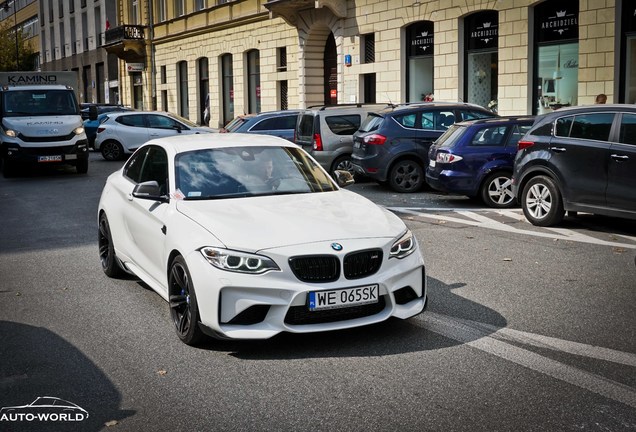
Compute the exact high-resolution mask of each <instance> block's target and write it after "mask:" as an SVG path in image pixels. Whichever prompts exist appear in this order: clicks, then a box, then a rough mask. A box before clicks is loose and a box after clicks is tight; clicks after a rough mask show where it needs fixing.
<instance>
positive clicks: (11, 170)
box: [2, 157, 18, 178]
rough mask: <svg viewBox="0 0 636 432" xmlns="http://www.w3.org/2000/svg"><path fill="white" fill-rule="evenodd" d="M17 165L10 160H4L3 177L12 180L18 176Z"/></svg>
mask: <svg viewBox="0 0 636 432" xmlns="http://www.w3.org/2000/svg"><path fill="white" fill-rule="evenodd" d="M17 172H18V170H17V167H16V163H15V162H12V161H11V160H10V159H9V158H6V157H5V158H3V159H2V176H3V177H4V178H11V177H15V176H16V175H17Z"/></svg>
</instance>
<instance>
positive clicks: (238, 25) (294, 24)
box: [106, 0, 636, 126]
mask: <svg viewBox="0 0 636 432" xmlns="http://www.w3.org/2000/svg"><path fill="white" fill-rule="evenodd" d="M117 16H118V22H119V23H120V28H118V29H111V30H110V31H113V32H114V31H115V30H116V31H117V32H118V33H117V34H118V35H119V37H118V38H114V39H112V40H110V41H109V42H107V44H106V45H107V49H108V50H110V51H111V52H118V54H117V55H118V56H119V57H120V58H121V59H122V62H121V64H120V74H121V76H122V79H121V83H120V84H121V93H122V100H124V101H125V102H126V103H128V104H131V105H134V106H137V107H143V108H158V109H164V110H168V111H172V112H175V113H177V114H181V115H183V116H184V117H188V118H190V119H191V120H194V121H197V122H201V121H202V118H203V111H204V109H205V105H206V101H209V104H210V110H211V118H212V120H211V125H212V126H222V125H224V124H226V123H227V122H228V121H230V120H231V119H232V118H233V117H234V116H236V115H238V114H243V113H251V112H258V111H266V110H273V109H285V108H296V107H306V106H310V105H317V104H332V103H354V102H393V103H396V102H416V101H421V100H424V99H427V98H428V99H430V98H434V99H435V100H444V101H459V100H461V101H467V102H472V103H476V104H479V105H483V106H490V107H494V106H497V108H498V111H499V113H500V114H504V115H508V114H509V115H513V114H536V113H541V112H545V111H549V110H554V109H558V108H560V107H562V106H568V105H584V104H592V103H593V102H594V98H595V96H596V95H597V94H599V93H605V94H607V96H608V102H628V103H634V102H636V5H634V2H633V1H630V0H560V1H553V0H549V1H532V0H491V1H480V0H465V1H461V2H458V1H440V0H433V1H427V0H356V1H353V0H349V1H345V0H269V1H267V0H172V1H169V0H152V1H151V0H117Z"/></svg>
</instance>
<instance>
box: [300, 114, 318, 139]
mask: <svg viewBox="0 0 636 432" xmlns="http://www.w3.org/2000/svg"><path fill="white" fill-rule="evenodd" d="M296 136H297V138H303V139H305V140H311V139H312V138H313V136H314V116H313V115H311V114H307V115H303V116H301V118H300V122H299V123H298V129H297V134H296Z"/></svg>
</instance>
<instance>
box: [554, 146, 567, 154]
mask: <svg viewBox="0 0 636 432" xmlns="http://www.w3.org/2000/svg"><path fill="white" fill-rule="evenodd" d="M550 150H552V151H553V152H557V153H563V152H564V151H565V147H550Z"/></svg>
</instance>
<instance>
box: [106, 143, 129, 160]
mask: <svg viewBox="0 0 636 432" xmlns="http://www.w3.org/2000/svg"><path fill="white" fill-rule="evenodd" d="M101 152H102V156H103V157H104V159H106V160H107V161H118V160H120V159H123V158H124V148H123V147H122V146H121V144H119V143H118V142H117V141H115V140H108V141H104V142H103V143H102V146H101Z"/></svg>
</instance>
